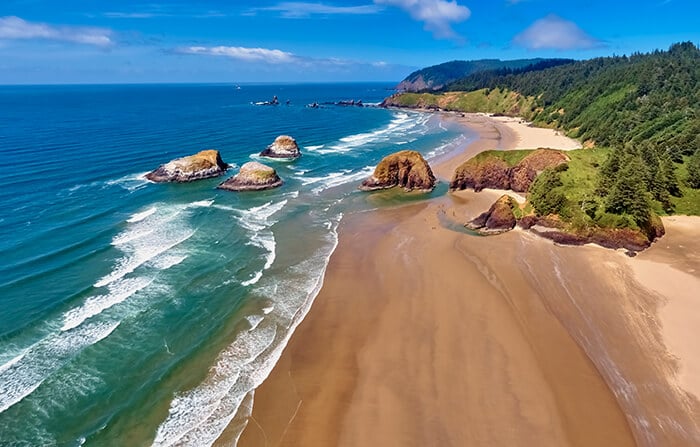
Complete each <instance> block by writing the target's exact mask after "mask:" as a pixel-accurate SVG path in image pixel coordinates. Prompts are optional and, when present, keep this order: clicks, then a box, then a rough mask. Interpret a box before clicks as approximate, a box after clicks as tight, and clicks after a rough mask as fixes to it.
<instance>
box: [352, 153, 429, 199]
mask: <svg viewBox="0 0 700 447" xmlns="http://www.w3.org/2000/svg"><path fill="white" fill-rule="evenodd" d="M395 186H399V187H401V188H403V189H404V190H406V191H411V190H414V189H416V190H419V191H425V192H427V191H432V190H433V188H435V175H433V171H432V169H430V165H428V162H427V161H425V159H424V158H423V156H422V155H421V154H420V153H418V152H416V151H408V150H407V151H400V152H396V153H394V154H391V155H388V156H386V157H384V158H383V159H382V161H380V162H379V164H378V165H377V167H376V168H375V169H374V174H372V176H371V177H369V178H368V179H366V180H365V181H363V182H362V185H360V189H361V190H363V191H374V190H377V189H388V188H393V187H395Z"/></svg>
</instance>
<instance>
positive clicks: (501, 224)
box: [464, 195, 516, 234]
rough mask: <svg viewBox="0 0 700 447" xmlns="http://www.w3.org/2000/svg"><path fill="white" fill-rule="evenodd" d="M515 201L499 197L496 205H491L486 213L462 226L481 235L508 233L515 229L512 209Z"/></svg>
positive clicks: (504, 196)
mask: <svg viewBox="0 0 700 447" xmlns="http://www.w3.org/2000/svg"><path fill="white" fill-rule="evenodd" d="M514 202H515V201H514V200H513V199H512V198H511V197H509V196H507V195H503V196H501V197H500V198H499V199H498V200H497V201H496V203H494V204H493V205H491V208H489V210H488V211H486V212H485V213H482V214H480V215H479V216H478V217H477V218H475V219H473V220H471V221H470V222H468V223H466V224H465V225H464V226H465V227H467V228H470V229H472V230H477V231H478V232H479V233H482V234H498V233H504V232H506V231H510V230H512V229H513V228H515V223H516V220H515V215H514V214H513V207H514V206H516V205H515V203H514Z"/></svg>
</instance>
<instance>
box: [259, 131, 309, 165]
mask: <svg viewBox="0 0 700 447" xmlns="http://www.w3.org/2000/svg"><path fill="white" fill-rule="evenodd" d="M260 156H261V157H268V158H278V159H287V160H295V159H297V158H299V157H301V152H300V151H299V145H298V144H297V142H296V140H295V139H294V138H292V137H290V136H289V135H280V136H279V137H277V138H275V141H274V142H273V143H272V144H271V145H269V146H268V147H267V148H266V149H265V150H264V151H262V152H261V153H260Z"/></svg>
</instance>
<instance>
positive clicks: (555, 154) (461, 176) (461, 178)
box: [450, 149, 569, 192]
mask: <svg viewBox="0 0 700 447" xmlns="http://www.w3.org/2000/svg"><path fill="white" fill-rule="evenodd" d="M568 161H569V157H568V156H567V155H566V154H564V153H563V152H561V151H557V150H553V149H537V150H535V151H532V152H531V153H530V154H528V155H526V156H525V157H524V158H523V159H522V160H520V161H519V162H518V163H516V164H515V165H514V166H510V165H509V164H508V163H507V162H506V161H505V160H503V159H502V158H499V157H495V156H492V155H489V154H486V155H484V156H476V157H474V158H471V159H469V160H467V161H466V162H464V163H462V164H461V165H459V166H458V167H457V169H455V172H454V175H453V176H452V180H451V181H450V189H452V190H460V189H467V188H471V189H473V190H474V191H476V192H479V191H481V190H482V189H484V188H490V189H510V190H513V191H515V192H527V190H528V189H529V188H530V185H531V184H532V182H533V181H534V180H535V178H537V175H538V174H539V173H540V172H542V171H544V170H545V169H547V168H554V167H556V166H559V165H560V164H564V163H566V162H568Z"/></svg>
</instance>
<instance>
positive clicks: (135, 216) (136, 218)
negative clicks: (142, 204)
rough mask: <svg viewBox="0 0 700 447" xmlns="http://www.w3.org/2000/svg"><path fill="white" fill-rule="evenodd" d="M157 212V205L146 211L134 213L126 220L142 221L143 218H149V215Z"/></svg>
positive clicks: (130, 221)
mask: <svg viewBox="0 0 700 447" xmlns="http://www.w3.org/2000/svg"><path fill="white" fill-rule="evenodd" d="M155 212H156V207H154V206H152V207H150V208H148V209H147V210H145V211H141V212H139V213H135V214H133V215H132V216H131V217H130V218H128V219H127V220H126V221H127V222H129V223H136V222H141V221H142V220H144V219H145V218H147V217H148V216H150V215H151V214H153V213H155Z"/></svg>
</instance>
